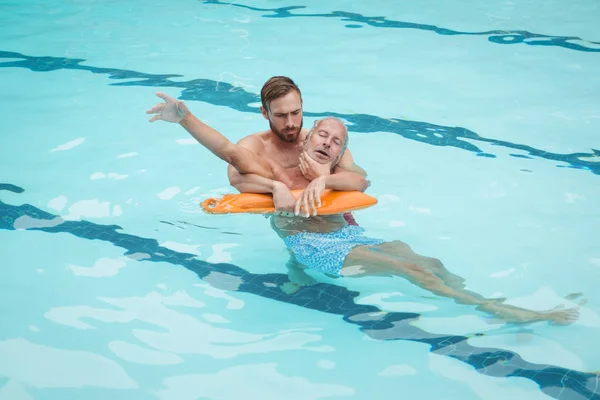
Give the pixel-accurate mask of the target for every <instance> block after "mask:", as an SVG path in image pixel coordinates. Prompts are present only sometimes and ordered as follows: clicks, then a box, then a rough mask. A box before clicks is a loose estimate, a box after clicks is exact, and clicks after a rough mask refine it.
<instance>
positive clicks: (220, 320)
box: [202, 313, 229, 324]
mask: <svg viewBox="0 0 600 400" xmlns="http://www.w3.org/2000/svg"><path fill="white" fill-rule="evenodd" d="M202 317H204V319H205V320H207V321H208V322H212V323H213V324H227V323H229V320H227V319H226V318H224V317H222V316H220V315H219V314H211V313H205V314H202Z"/></svg>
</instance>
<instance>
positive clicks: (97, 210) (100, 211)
mask: <svg viewBox="0 0 600 400" xmlns="http://www.w3.org/2000/svg"><path fill="white" fill-rule="evenodd" d="M110 215H111V214H110V202H109V201H102V202H100V201H98V199H92V200H80V201H78V202H76V203H74V204H73V205H71V207H69V213H68V214H67V215H65V216H63V218H64V219H65V220H68V221H75V220H80V219H83V218H106V217H110Z"/></svg>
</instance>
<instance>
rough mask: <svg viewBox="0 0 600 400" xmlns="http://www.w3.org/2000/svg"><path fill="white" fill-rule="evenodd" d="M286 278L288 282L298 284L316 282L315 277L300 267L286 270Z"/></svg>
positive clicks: (308, 284)
mask: <svg viewBox="0 0 600 400" xmlns="http://www.w3.org/2000/svg"><path fill="white" fill-rule="evenodd" d="M288 278H289V279H290V282H291V283H293V284H294V285H298V286H311V285H314V284H315V283H317V281H316V280H315V278H313V277H312V276H310V275H308V274H307V273H306V272H304V270H302V269H300V268H293V269H290V270H289V271H288Z"/></svg>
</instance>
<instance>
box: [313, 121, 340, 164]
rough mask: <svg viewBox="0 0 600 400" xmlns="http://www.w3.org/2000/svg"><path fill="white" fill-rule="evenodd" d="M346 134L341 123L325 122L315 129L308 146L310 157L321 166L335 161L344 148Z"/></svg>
mask: <svg viewBox="0 0 600 400" xmlns="http://www.w3.org/2000/svg"><path fill="white" fill-rule="evenodd" d="M345 140H346V132H345V130H344V127H343V126H341V124H340V122H339V121H335V120H330V119H327V120H324V121H321V122H319V124H318V125H317V126H315V128H314V132H313V133H312V135H311V136H310V138H309V140H308V143H307V144H306V151H307V153H308V156H309V157H310V158H312V159H313V160H315V161H316V162H318V163H319V164H327V163H331V162H333V161H335V160H336V159H337V158H338V156H339V155H340V153H341V151H342V150H343V148H344V141H345Z"/></svg>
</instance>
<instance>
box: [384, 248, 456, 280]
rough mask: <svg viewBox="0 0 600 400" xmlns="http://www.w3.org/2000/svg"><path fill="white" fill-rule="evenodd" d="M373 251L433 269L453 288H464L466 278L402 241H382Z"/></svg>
mask: <svg viewBox="0 0 600 400" xmlns="http://www.w3.org/2000/svg"><path fill="white" fill-rule="evenodd" d="M372 250H373V251H378V252H381V253H383V254H387V255H389V256H393V257H395V258H398V259H399V260H404V261H407V262H412V263H414V264H417V265H419V266H421V267H422V268H423V269H425V270H428V271H431V272H432V273H433V274H435V275H436V276H438V277H439V278H440V279H441V280H442V281H444V282H445V283H446V284H447V285H448V286H450V287H453V288H464V287H465V284H464V282H465V279H464V278H462V277H460V276H458V275H455V274H453V273H452V272H450V271H448V270H447V269H446V267H445V266H444V264H442V262H441V261H440V260H438V259H437V258H433V257H426V256H422V255H420V254H417V253H415V252H414V251H413V249H411V248H410V246H409V245H407V244H406V243H404V242H402V241H400V240H394V241H391V242H386V243H382V244H380V245H378V246H375V247H373V248H372Z"/></svg>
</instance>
